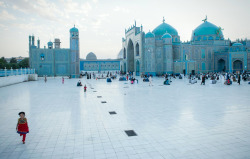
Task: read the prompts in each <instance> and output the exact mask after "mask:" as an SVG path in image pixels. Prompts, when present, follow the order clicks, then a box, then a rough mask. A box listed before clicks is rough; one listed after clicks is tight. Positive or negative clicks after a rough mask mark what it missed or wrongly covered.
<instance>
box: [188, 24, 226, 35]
mask: <svg viewBox="0 0 250 159" xmlns="http://www.w3.org/2000/svg"><path fill="white" fill-rule="evenodd" d="M193 35H194V36H201V35H220V36H223V33H222V31H221V30H220V29H219V27H217V26H216V25H214V24H212V23H210V22H208V21H205V22H204V23H202V24H201V25H199V26H198V27H197V28H196V29H195V30H194V32H193Z"/></svg>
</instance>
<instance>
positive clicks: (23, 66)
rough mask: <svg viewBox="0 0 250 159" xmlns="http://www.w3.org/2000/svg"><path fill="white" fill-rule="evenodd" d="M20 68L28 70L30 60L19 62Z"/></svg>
mask: <svg viewBox="0 0 250 159" xmlns="http://www.w3.org/2000/svg"><path fill="white" fill-rule="evenodd" d="M18 65H19V67H22V68H25V67H26V68H28V67H29V58H25V59H23V60H22V61H20V62H19V64H18Z"/></svg>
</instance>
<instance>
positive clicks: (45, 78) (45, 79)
mask: <svg viewBox="0 0 250 159" xmlns="http://www.w3.org/2000/svg"><path fill="white" fill-rule="evenodd" d="M44 82H45V83H46V82H47V76H46V75H45V76H44Z"/></svg>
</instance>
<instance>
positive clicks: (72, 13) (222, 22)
mask: <svg viewBox="0 0 250 159" xmlns="http://www.w3.org/2000/svg"><path fill="white" fill-rule="evenodd" d="M249 8H250V0H206V1H204V0H0V35H1V38H0V57H2V56H4V57H18V56H23V57H28V36H29V35H34V36H35V40H37V39H38V38H39V39H40V41H41V47H43V46H45V45H46V46H47V42H48V41H50V40H51V41H54V39H55V38H60V40H61V48H69V29H70V28H72V27H73V26H74V24H75V26H76V27H77V28H78V29H79V36H80V57H81V58H84V59H85V58H86V55H87V54H88V53H89V52H94V53H95V54H96V56H97V58H98V59H108V58H116V57H117V55H118V53H119V51H120V50H121V49H122V37H124V36H125V29H126V28H129V27H130V26H131V25H133V24H134V21H135V20H136V24H137V26H140V25H141V24H142V25H143V30H144V32H145V33H147V32H148V31H149V30H150V31H152V30H153V29H154V28H156V27H157V26H158V25H160V24H161V23H162V19H163V17H165V20H166V21H165V22H166V23H168V24H170V25H171V26H173V27H174V28H175V29H176V30H177V31H178V34H179V36H180V38H181V41H187V40H190V38H191V33H192V30H194V29H195V28H196V27H197V26H199V25H200V24H201V23H202V20H203V19H204V18H205V17H206V15H207V18H208V21H209V22H211V23H213V24H215V25H217V26H220V27H222V28H223V29H224V30H223V34H224V38H226V39H228V38H229V39H231V40H233V41H234V40H236V39H238V38H240V39H241V38H242V39H245V38H248V39H250V10H249Z"/></svg>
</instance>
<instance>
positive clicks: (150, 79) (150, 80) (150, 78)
mask: <svg viewBox="0 0 250 159" xmlns="http://www.w3.org/2000/svg"><path fill="white" fill-rule="evenodd" d="M149 86H153V84H152V77H151V76H149Z"/></svg>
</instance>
